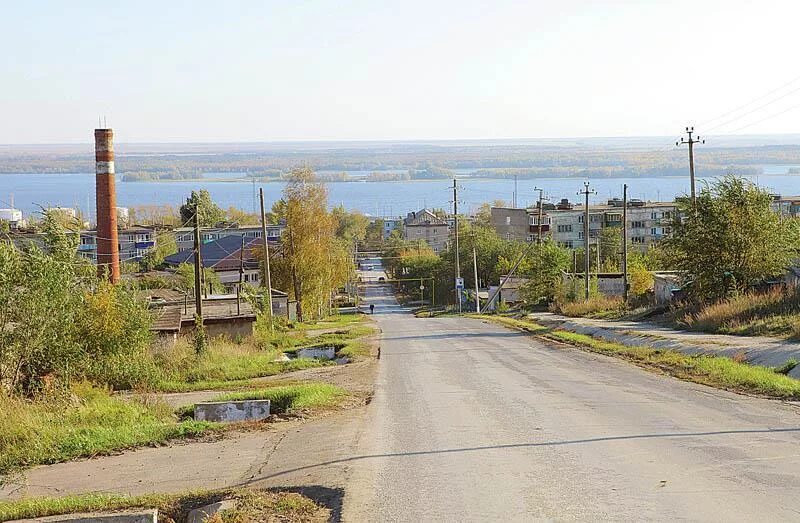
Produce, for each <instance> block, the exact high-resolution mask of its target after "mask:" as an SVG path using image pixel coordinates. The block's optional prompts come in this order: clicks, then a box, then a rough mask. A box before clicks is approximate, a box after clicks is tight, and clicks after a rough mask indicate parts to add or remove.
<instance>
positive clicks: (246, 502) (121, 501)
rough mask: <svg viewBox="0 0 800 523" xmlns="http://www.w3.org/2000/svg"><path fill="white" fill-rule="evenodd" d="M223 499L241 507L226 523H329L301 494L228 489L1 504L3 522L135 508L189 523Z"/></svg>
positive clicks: (64, 498)
mask: <svg viewBox="0 0 800 523" xmlns="http://www.w3.org/2000/svg"><path fill="white" fill-rule="evenodd" d="M223 499H235V500H237V507H236V508H235V509H233V510H231V511H226V512H225V513H224V517H223V518H222V519H221V520H223V521H325V520H326V519H327V518H326V516H327V514H326V512H327V511H326V510H324V509H323V508H321V507H320V506H319V505H317V504H316V503H314V502H313V501H312V500H310V499H309V498H307V497H304V496H302V495H300V494H297V493H292V492H275V491H265V490H245V489H225V490H218V491H192V492H186V493H181V494H148V495H143V496H125V495H120V494H82V495H79V496H67V497H63V498H29V499H22V500H19V501H1V502H0V521H9V520H15V519H27V518H38V517H45V516H57V515H64V514H76V513H81V512H98V511H114V510H124V509H135V508H141V509H148V508H156V509H158V512H159V514H158V516H159V519H160V520H162V519H163V520H164V521H170V520H171V521H185V520H186V516H187V515H188V513H189V511H191V510H193V509H195V508H199V507H202V506H205V505H208V504H210V503H215V502H217V501H221V500H223ZM214 521H219V520H214Z"/></svg>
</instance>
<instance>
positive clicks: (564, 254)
mask: <svg viewBox="0 0 800 523" xmlns="http://www.w3.org/2000/svg"><path fill="white" fill-rule="evenodd" d="M571 261H572V254H571V253H570V251H569V250H567V249H565V248H563V247H559V246H558V245H556V243H555V242H554V241H553V240H552V239H547V240H546V241H544V242H542V243H541V244H538V245H534V246H533V248H532V249H531V251H530V254H529V255H528V257H527V259H526V260H525V262H526V263H525V268H524V270H523V271H522V272H521V274H520V275H521V276H525V277H526V278H527V279H528V282H527V283H525V284H524V285H523V286H522V287H521V288H520V294H521V296H522V299H523V300H525V302H526V303H527V304H529V305H536V304H539V303H542V302H550V301H553V299H554V297H555V294H556V291H557V290H558V287H559V286H560V285H561V280H562V273H563V272H566V271H568V270H569V266H570V263H571Z"/></svg>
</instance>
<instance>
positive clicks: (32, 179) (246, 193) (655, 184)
mask: <svg viewBox="0 0 800 523" xmlns="http://www.w3.org/2000/svg"><path fill="white" fill-rule="evenodd" d="M791 167H797V166H791V165H781V166H762V168H763V172H764V173H765V174H762V175H759V176H753V177H752V179H753V181H755V182H756V183H758V184H759V185H761V186H763V187H767V188H769V189H770V190H771V191H773V192H776V193H779V194H782V195H784V196H785V195H797V194H800V176H798V175H788V174H785V173H786V172H787V170H788V169H789V168H791ZM206 176H207V177H208V178H216V179H217V180H219V179H220V178H228V179H229V180H228V181H209V180H202V179H199V180H190V181H178V182H122V181H120V179H119V177H118V178H117V204H118V205H120V206H123V207H133V206H139V205H162V204H170V205H180V204H181V203H183V201H184V200H185V199H186V198H187V197H188V196H189V193H190V192H191V191H192V190H196V189H201V188H204V189H208V191H209V192H210V193H211V195H212V197H213V198H214V200H215V201H216V202H217V204H218V205H220V206H221V207H223V208H227V207H230V206H235V207H239V208H242V209H244V210H247V211H253V210H255V209H256V207H255V205H256V202H257V201H258V200H257V192H256V191H257V188H258V187H263V188H264V197H265V199H266V204H267V206H271V205H272V202H274V201H275V200H277V199H278V198H280V196H281V190H282V189H283V186H284V184H283V183H279V182H274V183H265V184H260V185H257V186H254V185H253V184H252V182H250V181H246V180H233V179H232V178H235V177H236V176H240V175H236V174H235V173H208V174H207V175H206ZM583 181H584V180H582V179H580V178H541V179H539V180H520V181H519V183H518V197H517V204H518V205H520V206H522V205H526V204H528V203H530V202H533V201H534V199H535V198H536V196H537V193H535V192H534V190H533V189H534V187H536V186H538V187H541V188H543V189H544V191H545V195H546V196H548V197H549V198H550V199H551V200H552V201H557V200H559V199H561V198H569V199H570V200H571V201H575V200H576V199H578V196H577V193H578V191H580V190H582V188H583ZM703 181H704V179H703V178H699V180H698V187H699V186H700V184H702V183H703ZM590 182H591V188H592V189H594V190H596V191H597V194H596V195H594V196H593V197H592V198H591V200H592V201H593V202H601V201H605V200H606V199H608V198H611V197H614V196H619V197H621V196H622V185H623V184H626V183H627V184H628V193H629V197H630V198H640V199H642V200H654V201H658V200H672V199H673V198H674V197H675V196H677V195H681V194H685V193H687V192H688V191H689V178H688V176H686V177H659V178H594V179H591V180H590ZM452 184H453V182H452V180H434V181H423V180H415V181H403V182H331V183H328V184H327V187H328V194H329V201H330V204H331V205H332V206H333V205H339V204H343V205H344V206H345V207H346V208H347V209H351V210H360V211H361V212H363V213H366V214H372V215H381V216H399V215H404V214H405V213H407V212H409V211H412V210H418V209H420V208H422V207H432V208H445V209H448V208H451V207H452V200H453V190H452ZM458 185H459V195H458V199H459V204H460V206H461V208H462V209H464V211H465V212H470V211H472V210H474V209H475V208H477V207H478V206H479V205H480V204H482V203H484V202H491V201H494V200H505V201H507V202H510V201H511V200H512V197H513V193H514V181H513V180H499V179H474V178H469V177H464V178H461V179H459V181H458ZM12 195H13V199H14V205H15V207H16V208H18V209H22V211H23V212H25V213H26V214H29V213H34V212H36V211H38V210H39V209H40V207H44V208H46V207H48V206H50V207H55V206H61V207H76V208H80V209H82V210H84V211H85V210H86V209H87V205H88V206H89V208H90V210H94V175H93V174H86V173H81V174H0V207H9V206H10V199H11V197H12Z"/></svg>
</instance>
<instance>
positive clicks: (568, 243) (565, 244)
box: [558, 240, 572, 249]
mask: <svg viewBox="0 0 800 523" xmlns="http://www.w3.org/2000/svg"><path fill="white" fill-rule="evenodd" d="M558 245H560V246H561V247H564V248H567V249H572V240H567V241H565V242H558Z"/></svg>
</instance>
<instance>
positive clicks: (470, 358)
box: [343, 286, 800, 521]
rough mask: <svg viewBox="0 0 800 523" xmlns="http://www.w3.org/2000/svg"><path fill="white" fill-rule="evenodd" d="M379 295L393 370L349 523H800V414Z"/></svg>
mask: <svg viewBox="0 0 800 523" xmlns="http://www.w3.org/2000/svg"><path fill="white" fill-rule="evenodd" d="M367 295H368V303H370V302H371V303H374V304H375V305H376V310H375V318H376V320H377V322H378V324H379V326H380V327H381V329H382V330H383V340H382V345H381V352H382V357H381V364H380V370H379V376H378V381H377V384H376V394H375V397H374V399H373V401H372V403H371V405H370V407H369V409H368V414H367V416H368V418H367V420H366V421H367V423H366V424H365V425H366V429H365V431H364V433H363V434H362V435H361V437H360V439H359V442H358V444H357V446H356V448H355V451H354V453H353V455H352V456H351V457H350V458H348V459H347V460H346V461H348V463H349V465H350V467H349V476H350V477H349V479H348V481H347V483H348V487H347V489H346V494H345V499H344V511H343V518H344V520H345V521H530V520H539V519H555V520H584V521H587V520H588V521H594V520H616V521H619V520H626V521H631V520H659V521H665V520H674V519H682V520H699V521H787V520H795V521H797V520H800V496H798V492H800V407H798V406H796V405H791V404H787V403H780V402H775V401H769V400H763V399H757V398H750V397H746V396H740V395H736V394H732V393H727V392H724V391H719V390H715V389H711V388H707V387H703V386H699V385H695V384H691V383H686V382H682V381H680V380H677V379H674V378H670V377H667V376H661V375H658V374H654V373H651V372H648V371H645V370H642V369H639V368H637V367H635V366H633V365H631V364H628V363H625V362H621V361H618V360H614V359H611V358H607V357H603V356H599V355H595V354H591V353H587V352H583V351H580V350H577V349H574V348H568V347H561V346H553V345H546V344H544V343H541V342H538V341H537V340H536V339H534V338H532V337H530V336H527V335H523V334H520V333H517V332H512V331H510V330H506V329H504V328H502V327H500V326H497V325H494V324H489V323H485V322H483V321H480V320H470V319H459V318H434V319H418V318H414V317H413V316H412V315H410V314H408V313H407V312H404V311H402V310H400V309H399V307H398V306H397V304H396V302H395V301H394V299H393V298H392V296H391V294H390V292H389V290H388V288H386V287H378V286H374V287H371V288H368V291H367Z"/></svg>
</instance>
